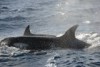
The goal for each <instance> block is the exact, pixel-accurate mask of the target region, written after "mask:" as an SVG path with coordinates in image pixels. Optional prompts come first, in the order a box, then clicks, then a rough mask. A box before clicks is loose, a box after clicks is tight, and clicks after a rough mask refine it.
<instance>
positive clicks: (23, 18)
mask: <svg viewBox="0 0 100 67" xmlns="http://www.w3.org/2000/svg"><path fill="white" fill-rule="evenodd" d="M25 19H27V18H26V17H22V16H15V17H12V16H8V17H5V18H3V19H0V21H15V20H25Z"/></svg>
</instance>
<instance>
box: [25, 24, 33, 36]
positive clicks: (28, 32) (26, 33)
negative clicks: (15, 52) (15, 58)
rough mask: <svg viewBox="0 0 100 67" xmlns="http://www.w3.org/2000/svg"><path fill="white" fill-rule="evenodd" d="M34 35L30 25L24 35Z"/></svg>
mask: <svg viewBox="0 0 100 67" xmlns="http://www.w3.org/2000/svg"><path fill="white" fill-rule="evenodd" d="M31 34H32V33H31V32H30V25H28V26H27V27H26V29H25V31H24V35H31Z"/></svg>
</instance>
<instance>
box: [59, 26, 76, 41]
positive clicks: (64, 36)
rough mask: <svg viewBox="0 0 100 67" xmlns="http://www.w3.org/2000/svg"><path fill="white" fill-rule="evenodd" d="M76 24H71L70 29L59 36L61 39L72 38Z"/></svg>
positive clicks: (73, 37)
mask: <svg viewBox="0 0 100 67" xmlns="http://www.w3.org/2000/svg"><path fill="white" fill-rule="evenodd" d="M77 27H78V25H74V26H72V27H71V28H70V29H68V30H67V32H65V34H64V35H63V36H61V39H62V40H73V39H75V31H76V29H77Z"/></svg>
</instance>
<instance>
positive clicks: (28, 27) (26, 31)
mask: <svg viewBox="0 0 100 67" xmlns="http://www.w3.org/2000/svg"><path fill="white" fill-rule="evenodd" d="M23 35H24V36H36V37H38V36H39V37H40V36H41V37H43V36H44V37H56V36H55V35H47V34H32V33H31V31H30V25H28V26H27V27H26V28H25V31H24V34H23Z"/></svg>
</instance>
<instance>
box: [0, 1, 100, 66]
mask: <svg viewBox="0 0 100 67" xmlns="http://www.w3.org/2000/svg"><path fill="white" fill-rule="evenodd" d="M75 24H78V25H79V27H78V29H77V31H76V38H78V39H80V40H82V41H85V42H87V43H90V44H91V46H90V47H89V48H86V49H84V50H71V49H66V50H47V51H39V52H38V51H36V52H32V51H29V50H20V49H18V48H14V47H8V46H2V47H0V67H99V66H100V31H99V30H100V0H0V40H1V39H3V38H6V37H10V36H12V37H13V36H22V35H23V32H24V29H25V27H26V26H27V25H30V26H31V31H32V33H35V34H37V33H38V34H52V35H56V36H58V35H60V34H64V33H65V31H67V30H68V29H69V28H70V27H71V26H73V25H75Z"/></svg>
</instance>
